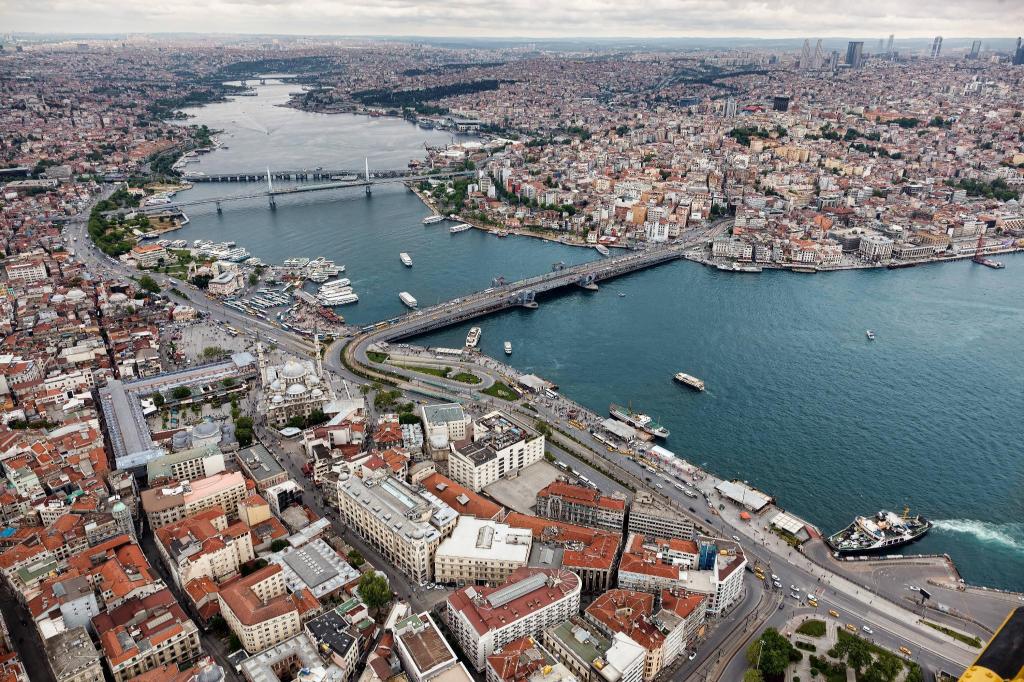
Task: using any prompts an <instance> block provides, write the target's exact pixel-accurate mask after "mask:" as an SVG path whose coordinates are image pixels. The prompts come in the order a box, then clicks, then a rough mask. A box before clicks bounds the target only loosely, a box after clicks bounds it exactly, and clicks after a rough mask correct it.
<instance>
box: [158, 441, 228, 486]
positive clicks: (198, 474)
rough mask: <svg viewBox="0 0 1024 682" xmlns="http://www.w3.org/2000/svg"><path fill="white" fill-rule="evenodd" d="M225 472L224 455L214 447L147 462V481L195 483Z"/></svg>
mask: <svg viewBox="0 0 1024 682" xmlns="http://www.w3.org/2000/svg"><path fill="white" fill-rule="evenodd" d="M222 471H224V455H223V454H222V453H221V451H220V449H219V448H218V447H216V446H214V445H204V446H201V447H197V448H188V449H187V450H180V451H178V452H172V453H171V454H169V455H163V456H161V457H157V458H156V459H153V460H150V461H149V462H146V480H148V481H149V484H150V485H153V484H154V483H155V482H158V481H164V480H169V479H173V480H175V481H195V480H197V479H200V478H207V477H209V476H214V475H216V474H219V473H220V472H222Z"/></svg>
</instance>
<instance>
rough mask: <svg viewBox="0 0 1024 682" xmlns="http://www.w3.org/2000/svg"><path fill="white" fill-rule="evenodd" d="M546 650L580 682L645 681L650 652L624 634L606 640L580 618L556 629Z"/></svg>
mask: <svg viewBox="0 0 1024 682" xmlns="http://www.w3.org/2000/svg"><path fill="white" fill-rule="evenodd" d="M541 642H542V643H543V644H544V647H545V648H546V649H547V650H548V651H550V652H551V653H552V654H553V655H554V656H555V657H556V658H557V659H558V660H559V661H561V662H562V664H563V665H565V666H566V667H567V668H568V669H569V670H571V671H572V673H573V674H574V675H575V676H576V679H577V680H579V681H580V682H641V681H642V680H643V678H644V655H645V653H646V650H645V649H644V648H643V647H642V646H640V645H639V644H637V643H636V642H634V641H633V640H631V639H630V638H629V637H627V636H626V635H624V634H622V633H621V632H616V633H614V634H613V635H612V636H611V637H606V636H605V635H604V633H602V632H601V631H600V630H598V629H597V628H596V627H595V626H594V625H593V624H592V623H588V622H587V621H586V620H584V619H583V618H581V617H580V616H573V617H572V618H570V619H569V620H567V621H565V622H563V623H559V624H558V625H555V626H552V627H550V628H548V629H547V630H545V631H544V634H543V635H542V636H541Z"/></svg>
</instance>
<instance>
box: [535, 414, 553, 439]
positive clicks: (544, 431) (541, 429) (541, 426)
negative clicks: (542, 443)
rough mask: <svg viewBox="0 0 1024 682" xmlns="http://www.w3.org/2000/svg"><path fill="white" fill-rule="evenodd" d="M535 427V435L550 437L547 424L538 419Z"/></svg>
mask: <svg viewBox="0 0 1024 682" xmlns="http://www.w3.org/2000/svg"><path fill="white" fill-rule="evenodd" d="M536 426H537V433H539V434H540V435H542V436H544V437H545V438H550V437H551V427H550V426H548V423H547V422H546V421H541V420H540V419H538V420H537V424H536Z"/></svg>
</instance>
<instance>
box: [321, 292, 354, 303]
mask: <svg viewBox="0 0 1024 682" xmlns="http://www.w3.org/2000/svg"><path fill="white" fill-rule="evenodd" d="M317 298H318V300H319V301H320V302H321V303H323V304H324V305H327V306H334V305H348V304H349V303H356V302H358V301H359V295H358V294H356V293H355V292H352V291H350V292H348V293H344V294H337V295H333V294H332V295H331V296H318V297H317Z"/></svg>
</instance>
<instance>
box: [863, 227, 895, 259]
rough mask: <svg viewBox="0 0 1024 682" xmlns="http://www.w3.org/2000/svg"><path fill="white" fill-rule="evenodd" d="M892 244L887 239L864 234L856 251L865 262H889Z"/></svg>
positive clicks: (891, 241) (890, 240) (876, 235)
mask: <svg viewBox="0 0 1024 682" xmlns="http://www.w3.org/2000/svg"><path fill="white" fill-rule="evenodd" d="M894 243H895V242H893V240H892V239H890V238H889V237H886V236H883V235H880V234H865V235H864V236H862V237H861V238H860V245H859V246H858V247H857V250H858V252H860V254H861V256H862V257H864V258H865V259H866V260H870V261H876V262H877V261H883V260H889V259H890V258H892V250H893V245H894Z"/></svg>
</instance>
